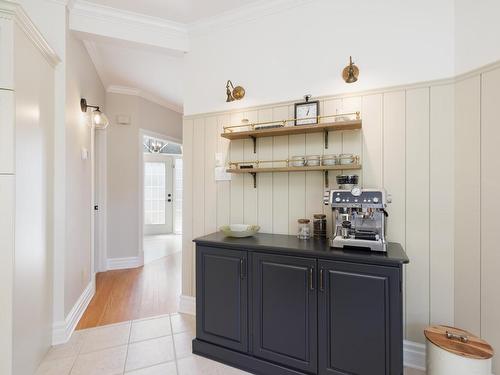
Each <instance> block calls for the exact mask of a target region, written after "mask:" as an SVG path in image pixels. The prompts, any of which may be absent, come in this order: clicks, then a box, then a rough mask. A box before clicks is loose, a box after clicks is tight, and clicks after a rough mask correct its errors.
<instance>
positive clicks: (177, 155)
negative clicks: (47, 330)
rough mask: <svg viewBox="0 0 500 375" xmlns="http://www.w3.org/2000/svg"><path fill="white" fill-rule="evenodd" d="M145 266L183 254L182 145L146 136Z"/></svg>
mask: <svg viewBox="0 0 500 375" xmlns="http://www.w3.org/2000/svg"><path fill="white" fill-rule="evenodd" d="M143 145H144V157H143V163H144V164H143V171H144V173H143V197H144V199H143V202H144V206H143V210H144V211H143V251H144V264H148V263H151V262H154V261H158V260H163V261H168V260H169V259H167V258H168V257H175V254H177V253H179V254H180V252H181V246H182V240H181V236H180V235H181V233H182V146H181V145H180V144H178V143H176V142H172V141H169V140H168V139H164V138H161V137H160V136H158V135H156V136H152V135H150V134H145V135H144V139H143Z"/></svg>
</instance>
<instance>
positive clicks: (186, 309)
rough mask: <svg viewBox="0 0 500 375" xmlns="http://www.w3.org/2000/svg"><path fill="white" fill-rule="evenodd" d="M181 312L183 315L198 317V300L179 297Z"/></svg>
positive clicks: (183, 296) (189, 297)
mask: <svg viewBox="0 0 500 375" xmlns="http://www.w3.org/2000/svg"><path fill="white" fill-rule="evenodd" d="M179 312H180V313H183V314H189V315H196V298H195V297H191V296H185V295H182V294H181V295H180V296H179Z"/></svg>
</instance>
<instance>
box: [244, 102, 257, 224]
mask: <svg viewBox="0 0 500 375" xmlns="http://www.w3.org/2000/svg"><path fill="white" fill-rule="evenodd" d="M244 115H245V119H246V120H248V121H249V123H255V122H257V121H258V111H250V112H245V114H244ZM243 142H244V145H243V160H245V161H255V160H259V158H260V157H259V153H258V148H257V149H256V151H257V152H256V153H254V147H253V141H252V140H251V139H245V140H244V141H243ZM257 186H258V185H257ZM257 198H258V196H257V189H256V188H255V187H254V183H253V176H252V175H251V174H249V173H245V175H244V192H243V199H244V201H243V223H248V224H255V223H257V209H258V202H257Z"/></svg>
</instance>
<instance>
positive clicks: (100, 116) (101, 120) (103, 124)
mask: <svg viewBox="0 0 500 375" xmlns="http://www.w3.org/2000/svg"><path fill="white" fill-rule="evenodd" d="M80 108H81V110H82V112H83V113H86V112H87V109H88V108H93V109H94V110H93V111H92V113H91V115H90V116H91V118H92V124H93V125H94V126H95V128H96V129H100V130H103V129H106V128H107V127H108V125H109V119H108V116H106V115H105V114H104V113H102V112H101V110H100V109H99V106H96V105H89V104H87V100H86V99H85V98H82V99H81V100H80Z"/></svg>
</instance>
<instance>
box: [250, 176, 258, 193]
mask: <svg viewBox="0 0 500 375" xmlns="http://www.w3.org/2000/svg"><path fill="white" fill-rule="evenodd" d="M250 174H251V175H252V177H253V188H254V189H255V188H257V173H256V172H250Z"/></svg>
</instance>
